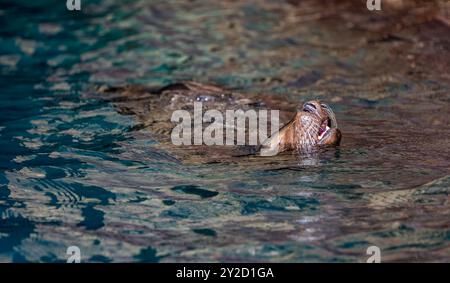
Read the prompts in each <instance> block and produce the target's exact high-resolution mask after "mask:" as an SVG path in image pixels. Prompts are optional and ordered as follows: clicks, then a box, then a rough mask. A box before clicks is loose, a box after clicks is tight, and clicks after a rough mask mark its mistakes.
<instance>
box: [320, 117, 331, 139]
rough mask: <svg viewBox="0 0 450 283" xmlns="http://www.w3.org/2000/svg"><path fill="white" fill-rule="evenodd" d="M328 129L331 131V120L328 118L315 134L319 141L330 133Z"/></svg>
mask: <svg viewBox="0 0 450 283" xmlns="http://www.w3.org/2000/svg"><path fill="white" fill-rule="evenodd" d="M330 129H331V120H330V118H326V119H325V120H324V121H323V122H322V124H321V125H320V128H319V133H318V134H317V138H318V140H319V141H320V140H321V139H323V138H324V137H325V136H326V135H327V134H328V133H329V132H330Z"/></svg>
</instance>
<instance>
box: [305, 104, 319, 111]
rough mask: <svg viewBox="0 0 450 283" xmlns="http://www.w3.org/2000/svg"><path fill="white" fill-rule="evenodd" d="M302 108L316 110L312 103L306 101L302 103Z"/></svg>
mask: <svg viewBox="0 0 450 283" xmlns="http://www.w3.org/2000/svg"><path fill="white" fill-rule="evenodd" d="M303 110H305V111H308V112H311V111H315V110H317V108H316V106H315V105H314V104H312V103H309V102H307V103H305V104H304V105H303Z"/></svg>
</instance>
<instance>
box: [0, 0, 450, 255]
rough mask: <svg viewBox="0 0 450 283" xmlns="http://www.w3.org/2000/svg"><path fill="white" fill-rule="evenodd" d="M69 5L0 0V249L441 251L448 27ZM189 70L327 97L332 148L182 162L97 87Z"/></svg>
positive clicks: (445, 234) (280, 6) (288, 7)
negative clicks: (385, 27)
mask: <svg viewBox="0 0 450 283" xmlns="http://www.w3.org/2000/svg"><path fill="white" fill-rule="evenodd" d="M63 2H64V1H50V0H49V1H37V2H33V3H35V4H32V3H30V1H12V0H11V1H9V0H7V1H2V3H1V4H0V15H1V17H0V23H1V25H0V41H1V44H0V73H1V76H0V168H1V170H0V261H2V262H3V261H5V262H27V261H31V262H35V261H37V262H61V261H65V260H66V259H67V256H66V249H67V247H69V246H72V245H76V246H78V247H80V249H81V254H82V258H81V259H82V261H85V262H86V261H89V262H124V261H127V262H128V261H133V262H135V261H136V262H137V261H144V262H173V261H274V262H303V261H307V262H310V261H312V262H323V261H325V262H330V261H331V262H355V261H356V262H364V261H365V260H366V259H367V257H368V256H367V255H366V249H367V247H369V246H371V245H376V246H378V247H380V249H381V253H382V260H384V261H446V262H448V261H449V260H450V230H449V219H450V199H449V196H448V194H449V191H450V158H449V157H450V147H449V146H448V145H449V142H450V128H449V121H450V120H449V117H450V115H449V114H450V107H449V103H450V96H449V90H450V80H449V70H448V66H449V64H448V63H449V58H450V56H449V54H448V52H449V46H450V45H449V42H448V38H450V37H449V36H448V32H449V31H448V29H446V28H445V27H443V26H442V25H441V24H440V23H438V22H431V23H425V24H423V25H422V26H421V28H420V29H419V28H418V29H416V28H406V29H404V30H401V31H398V32H395V33H394V34H393V35H390V37H389V36H387V37H386V36H380V35H379V34H378V33H376V32H368V31H367V30H370V29H369V27H368V23H371V22H370V17H369V16H368V17H367V19H362V20H361V19H355V22H354V23H353V24H349V23H352V21H351V20H349V19H345V15H344V14H342V17H344V19H345V20H344V19H343V18H341V17H336V16H332V17H331V16H330V17H325V18H321V17H317V15H318V10H317V9H319V8H318V7H316V6H314V5H309V6H308V4H304V5H305V6H302V5H303V4H298V5H300V6H297V4H293V3H288V2H286V3H285V2H275V1H236V2H223V3H215V4H212V3H209V1H194V2H192V1H152V2H151V3H148V1H117V2H116V1H108V0H105V1H89V3H87V2H88V1H83V0H82V11H81V12H77V11H67V10H66V7H65V3H63ZM306 2H307V3H308V1H306ZM366 20H367V21H366ZM394 35H395V36H394ZM181 80H195V81H200V82H203V83H215V84H219V85H222V86H225V87H228V88H231V89H236V90H239V91H242V92H264V93H271V94H273V95H278V96H285V97H286V98H289V99H291V100H294V101H299V104H300V103H301V102H302V101H305V100H307V99H311V98H320V99H322V100H324V101H326V102H328V103H330V104H331V105H332V106H333V108H334V109H335V112H336V115H337V118H338V121H339V124H340V127H341V128H342V131H343V140H342V146H341V147H340V148H338V149H333V150H329V151H326V152H323V153H321V155H320V156H318V157H316V158H315V160H313V162H304V161H302V160H298V159H297V158H296V157H295V156H284V157H281V158H275V159H273V160H265V161H264V162H255V161H253V160H249V159H242V160H237V161H236V160H233V161H227V162H225V161H223V162H220V161H219V162H200V161H196V159H195V158H194V157H195V156H193V157H191V158H185V159H183V158H180V157H179V156H177V155H175V154H174V152H173V151H171V150H170V148H169V149H167V148H162V147H161V146H160V144H159V140H158V138H156V137H155V135H154V133H152V132H150V131H148V130H146V129H145V128H144V129H138V130H136V128H135V127H134V126H135V125H136V124H137V123H138V120H137V119H136V117H134V116H133V115H123V113H119V111H117V108H116V107H115V105H114V103H112V102H110V101H109V100H107V99H104V97H102V94H100V93H97V92H96V91H95V89H96V88H97V87H98V86H100V85H108V86H115V85H123V84H146V85H151V86H163V85H165V84H168V83H172V82H177V81H181ZM162 107H164V106H162ZM193 154H194V155H195V154H198V153H195V152H194V153H193ZM225 159H226V158H224V160H225Z"/></svg>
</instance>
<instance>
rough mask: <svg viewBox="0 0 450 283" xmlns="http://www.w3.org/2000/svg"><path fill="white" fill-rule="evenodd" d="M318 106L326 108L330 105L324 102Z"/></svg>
mask: <svg viewBox="0 0 450 283" xmlns="http://www.w3.org/2000/svg"><path fill="white" fill-rule="evenodd" d="M320 106H322V107H323V108H326V109H330V106H328V105H327V104H325V103H321V104H320Z"/></svg>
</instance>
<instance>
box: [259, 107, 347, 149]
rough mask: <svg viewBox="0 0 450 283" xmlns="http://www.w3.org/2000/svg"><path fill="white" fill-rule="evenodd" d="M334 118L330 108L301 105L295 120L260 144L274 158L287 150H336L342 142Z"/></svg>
mask: <svg viewBox="0 0 450 283" xmlns="http://www.w3.org/2000/svg"><path fill="white" fill-rule="evenodd" d="M341 137H342V134H341V131H340V130H339V129H338V125H337V121H336V116H335V114H334V112H333V110H332V109H331V107H330V106H329V105H327V104H325V103H322V102H320V101H318V100H311V101H308V102H306V103H305V104H303V108H302V110H301V111H298V112H297V113H296V114H295V116H294V118H292V120H291V121H289V122H288V123H287V124H286V125H284V126H283V127H282V128H281V129H280V130H279V131H278V132H277V133H275V134H274V135H273V136H271V137H270V138H268V139H267V140H266V141H265V142H263V144H262V149H265V150H266V151H267V152H272V154H273V153H274V151H275V154H277V153H281V152H284V151H289V150H297V151H298V152H310V151H312V150H314V149H316V148H318V147H323V146H337V145H339V143H340V141H341Z"/></svg>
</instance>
